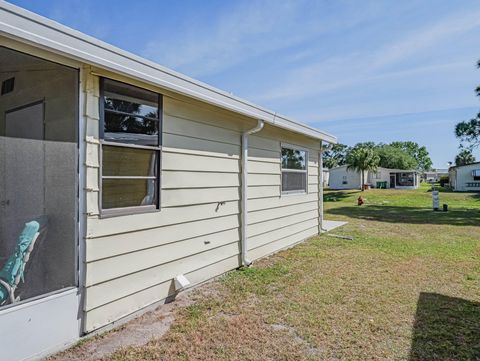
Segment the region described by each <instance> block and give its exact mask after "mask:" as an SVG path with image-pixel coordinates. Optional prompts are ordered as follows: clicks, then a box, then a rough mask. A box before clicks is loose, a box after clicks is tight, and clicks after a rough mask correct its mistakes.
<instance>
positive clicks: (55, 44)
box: [0, 1, 337, 143]
mask: <svg viewBox="0 0 480 361" xmlns="http://www.w3.org/2000/svg"><path fill="white" fill-rule="evenodd" d="M0 34H1V35H3V36H6V37H9V38H13V39H15V40H18V41H22V42H27V43H30V44H32V45H35V46H39V47H41V48H44V49H46V50H49V51H52V52H55V53H57V54H60V55H63V56H65V57H68V58H74V59H76V60H78V61H81V62H85V63H87V64H91V65H94V66H97V67H100V68H104V69H106V70H110V71H112V72H115V73H119V74H122V75H125V76H128V77H131V78H133V79H136V80H140V81H143V82H147V83H150V84H152V85H156V86H160V87H162V88H165V89H168V90H171V91H174V92H177V93H180V94H185V95H187V96H190V97H192V98H195V99H198V100H201V101H204V102H206V103H209V104H212V105H216V106H219V107H221V108H224V109H228V110H230V111H233V112H236V113H239V114H242V115H246V116H248V117H251V118H254V119H261V120H263V121H265V122H266V123H268V124H272V125H275V126H277V127H280V128H284V129H288V130H291V131H293V132H296V133H300V134H304V135H306V136H309V137H312V138H316V139H320V140H323V141H326V142H328V143H337V138H336V137H334V136H333V135H330V134H328V133H325V132H322V131H320V130H318V129H316V128H312V127H309V126H308V125H305V124H302V123H298V122H295V121H293V120H291V119H288V118H286V117H283V116H280V115H277V114H276V113H275V112H273V111H270V110H268V109H265V108H262V107H260V106H257V105H255V104H252V103H250V102H248V101H245V100H243V99H241V98H238V97H235V96H233V95H231V94H229V93H227V92H224V91H221V90H219V89H216V88H214V87H211V86H209V85H207V84H204V83H202V82H199V81H197V80H195V79H192V78H189V77H187V76H185V75H183V74H180V73H177V72H175V71H173V70H170V69H167V68H165V67H162V66H160V65H158V64H156V63H154V62H152V61H149V60H146V59H143V58H141V57H139V56H137V55H134V54H131V53H129V52H127V51H124V50H121V49H119V48H117V47H114V46H112V45H109V44H107V43H105V42H103V41H100V40H98V39H95V38H93V37H91V36H88V35H86V34H83V33H81V32H79V31H76V30H73V29H71V28H68V27H66V26H64V25H61V24H59V23H57V22H55V21H52V20H49V19H47V18H45V17H43V16H40V15H37V14H35V13H32V12H30V11H28V10H25V9H22V8H20V7H18V6H15V5H12V4H9V3H7V2H5V1H0Z"/></svg>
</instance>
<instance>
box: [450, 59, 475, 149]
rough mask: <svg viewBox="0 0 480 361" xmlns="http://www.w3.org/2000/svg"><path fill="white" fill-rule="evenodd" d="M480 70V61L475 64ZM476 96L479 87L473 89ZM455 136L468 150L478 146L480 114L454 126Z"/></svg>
mask: <svg viewBox="0 0 480 361" xmlns="http://www.w3.org/2000/svg"><path fill="white" fill-rule="evenodd" d="M477 67H479V68H480V60H479V61H478V62H477ZM475 91H476V93H477V96H480V85H479V86H478V87H477V88H476V89H475ZM455 135H456V136H457V138H459V139H460V141H461V142H462V143H467V148H469V149H470V150H471V149H473V148H475V147H478V146H480V113H478V114H477V115H476V117H474V118H472V119H470V120H467V121H463V122H460V123H458V124H457V125H456V126H455Z"/></svg>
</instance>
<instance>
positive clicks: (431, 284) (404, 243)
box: [110, 187, 480, 360]
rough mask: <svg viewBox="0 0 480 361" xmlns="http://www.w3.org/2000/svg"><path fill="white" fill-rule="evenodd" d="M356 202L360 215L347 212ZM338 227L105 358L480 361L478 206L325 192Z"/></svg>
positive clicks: (219, 285) (215, 288)
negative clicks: (437, 206) (438, 208)
mask: <svg viewBox="0 0 480 361" xmlns="http://www.w3.org/2000/svg"><path fill="white" fill-rule="evenodd" d="M360 194H362V196H363V197H364V198H365V200H366V204H365V205H364V206H361V207H358V206H356V205H355V204H356V198H357V197H358V196H359V195H360ZM325 196H326V198H327V199H328V201H327V202H326V203H325V208H326V209H325V215H326V218H328V219H336V220H345V221H348V222H349V224H348V225H346V226H344V227H342V228H341V229H338V230H335V231H333V232H334V233H336V234H341V235H350V236H353V237H354V240H353V241H347V240H342V239H338V238H332V237H326V236H321V237H316V238H312V239H311V240H309V241H307V242H305V243H303V244H301V245H298V246H297V247H294V248H293V249H290V250H287V251H283V252H280V253H278V254H276V255H274V256H272V257H270V258H268V259H264V260H262V261H259V262H258V263H255V265H254V266H252V267H251V268H248V269H243V270H240V271H236V272H231V273H229V274H227V275H226V276H224V277H223V278H222V279H221V280H220V281H219V282H215V283H212V284H210V285H207V286H204V287H201V288H199V289H198V290H197V291H196V293H197V294H196V298H197V301H196V302H195V303H194V304H193V305H190V306H188V307H185V308H180V309H179V310H178V311H177V314H176V321H175V324H174V326H172V328H171V329H170V331H169V332H168V333H167V334H166V335H165V336H164V337H162V338H161V339H158V340H153V341H151V342H150V343H148V344H147V345H146V346H142V347H130V348H126V349H122V350H119V351H118V352H116V353H115V354H114V355H112V356H111V358H110V359H111V360H159V359H161V360H163V359H165V360H318V359H322V360H323V359H325V360H344V359H345V360H365V359H371V360H426V359H438V360H460V359H462V360H473V359H480V198H479V197H478V195H477V194H471V193H470V194H469V193H448V192H442V193H441V194H440V198H441V203H448V204H449V208H450V210H449V212H445V213H443V212H433V211H432V210H431V193H430V192H429V191H428V189H427V188H425V187H423V188H421V189H419V190H415V191H402V190H370V191H366V192H362V193H361V192H357V191H342V192H338V191H335V192H333V191H332V192H326V195H325Z"/></svg>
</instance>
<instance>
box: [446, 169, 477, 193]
mask: <svg viewBox="0 0 480 361" xmlns="http://www.w3.org/2000/svg"><path fill="white" fill-rule="evenodd" d="M448 179H449V183H450V187H451V188H452V189H453V190H454V191H457V192H475V191H477V192H478V191H480V162H476V163H472V164H467V165H461V166H457V167H451V168H450V169H449V170H448Z"/></svg>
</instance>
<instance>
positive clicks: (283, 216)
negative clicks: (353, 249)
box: [247, 129, 318, 259]
mask: <svg viewBox="0 0 480 361" xmlns="http://www.w3.org/2000/svg"><path fill="white" fill-rule="evenodd" d="M276 134H277V133H276V132H275V131H272V130H270V131H269V130H268V129H267V131H266V132H261V133H258V134H256V135H254V136H252V137H251V141H250V142H249V173H250V174H249V188H248V197H249V199H248V210H249V214H248V223H249V226H248V230H247V235H248V250H249V254H248V257H249V258H250V259H257V258H259V257H263V256H265V255H268V254H270V253H272V252H274V251H276V250H279V249H282V248H285V247H289V246H291V245H293V244H295V243H297V242H299V241H301V240H303V239H305V238H308V237H310V236H312V235H314V234H316V233H317V232H318V163H317V161H318V147H317V148H309V146H311V144H298V143H295V139H293V140H291V139H282V138H280V139H274V138H273V137H275V136H276ZM282 141H285V142H287V143H289V144H292V143H293V144H296V145H298V146H299V147H300V148H304V149H307V151H308V155H309V159H308V170H307V171H308V188H307V193H303V194H289V195H282V194H281V165H280V155H281V142H282Z"/></svg>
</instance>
